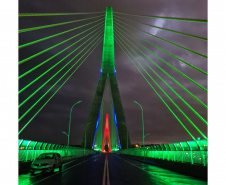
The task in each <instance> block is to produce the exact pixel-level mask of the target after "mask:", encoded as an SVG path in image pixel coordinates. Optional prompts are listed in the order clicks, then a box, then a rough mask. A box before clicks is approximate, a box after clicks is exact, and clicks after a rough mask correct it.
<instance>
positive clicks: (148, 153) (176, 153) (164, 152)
mask: <svg viewBox="0 0 226 185" xmlns="http://www.w3.org/2000/svg"><path fill="white" fill-rule="evenodd" d="M207 146H208V144H207V141H206V140H200V141H187V142H180V143H173V144H162V145H151V146H146V147H138V148H130V149H124V150H120V151H118V153H120V154H126V155H133V156H139V157H150V158H154V159H162V160H167V161H175V162H182V163H191V164H199V165H203V166H206V165H207V163H208V160H207V159H208V150H207Z"/></svg>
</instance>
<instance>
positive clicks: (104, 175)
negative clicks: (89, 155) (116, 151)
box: [102, 155, 107, 185]
mask: <svg viewBox="0 0 226 185" xmlns="http://www.w3.org/2000/svg"><path fill="white" fill-rule="evenodd" d="M106 164H107V155H105V161H104V173H103V181H102V185H105V179H106Z"/></svg>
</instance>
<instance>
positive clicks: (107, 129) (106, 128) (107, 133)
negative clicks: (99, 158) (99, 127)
mask: <svg viewBox="0 0 226 185" xmlns="http://www.w3.org/2000/svg"><path fill="white" fill-rule="evenodd" d="M106 138H107V140H108V146H109V147H108V152H111V151H112V149H111V138H110V131H109V122H108V114H106V123H105V129H104V138H103V143H102V148H101V151H102V152H104V151H105V142H106ZM105 152H106V151H105Z"/></svg>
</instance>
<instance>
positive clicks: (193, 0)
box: [19, 0, 207, 145]
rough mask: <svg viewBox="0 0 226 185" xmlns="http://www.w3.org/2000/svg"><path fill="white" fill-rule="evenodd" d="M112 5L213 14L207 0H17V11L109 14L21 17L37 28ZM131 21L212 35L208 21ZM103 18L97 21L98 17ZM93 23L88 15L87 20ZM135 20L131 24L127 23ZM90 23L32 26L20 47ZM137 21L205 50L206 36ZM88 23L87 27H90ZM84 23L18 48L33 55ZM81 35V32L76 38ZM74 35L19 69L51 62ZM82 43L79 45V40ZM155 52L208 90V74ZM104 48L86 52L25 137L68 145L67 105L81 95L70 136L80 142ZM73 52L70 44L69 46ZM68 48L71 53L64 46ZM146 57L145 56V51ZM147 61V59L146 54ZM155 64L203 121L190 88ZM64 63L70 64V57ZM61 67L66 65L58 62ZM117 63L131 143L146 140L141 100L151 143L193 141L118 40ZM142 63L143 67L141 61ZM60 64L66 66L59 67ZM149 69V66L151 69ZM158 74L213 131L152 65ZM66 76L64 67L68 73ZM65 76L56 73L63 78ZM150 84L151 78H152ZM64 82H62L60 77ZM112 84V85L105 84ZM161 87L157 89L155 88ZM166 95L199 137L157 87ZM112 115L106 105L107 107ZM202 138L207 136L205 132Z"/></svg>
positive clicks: (188, 57)
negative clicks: (81, 62)
mask: <svg viewBox="0 0 226 185" xmlns="http://www.w3.org/2000/svg"><path fill="white" fill-rule="evenodd" d="M106 6H111V7H113V11H115V12H122V13H130V14H139V15H154V16H163V17H164V16H165V17H181V18H194V19H207V1H206V0H199V1H197V0H190V1H180V0H171V1H170V3H169V1H168V0H139V1H138V0H111V1H106V0H99V1H88V0H79V1H78V0H48V1H46V0H33V1H29V0H20V1H19V12H20V13H75V12H76V13H77V12H103V13H102V14H89V15H74V16H50V17H22V18H20V19H19V29H24V28H30V27H34V26H41V25H47V24H54V23H58V22H65V21H71V20H75V19H83V18H88V17H92V16H99V15H103V17H104V11H105V9H106ZM123 17H125V18H128V19H129V20H131V21H135V20H136V21H139V22H143V23H146V24H152V25H155V26H159V27H164V28H168V29H173V30H177V31H181V32H185V33H189V34H194V35H198V36H202V37H205V38H206V37H207V24H203V23H189V22H182V21H173V20H163V19H151V18H136V17H131V16H123ZM95 20H98V19H95ZM88 22H90V21H87V22H86V23H88ZM128 23H129V22H128ZM82 24H84V22H78V23H73V24H70V25H69V24H68V25H65V26H59V27H54V28H47V29H42V30H37V31H31V32H27V33H21V34H20V35H19V45H21V44H24V43H27V42H31V41H33V40H36V39H38V38H43V37H46V36H48V35H52V34H55V33H58V32H61V31H65V30H68V29H71V28H73V27H76V26H80V25H82ZM132 24H133V25H134V26H136V27H139V28H140V29H142V30H144V31H147V32H150V33H152V34H154V35H156V36H159V37H162V38H164V39H167V40H170V41H172V42H175V43H177V44H180V45H183V46H185V47H188V48H190V49H192V50H194V51H198V52H200V53H203V54H206V55H207V42H206V41H202V40H199V39H194V38H190V37H186V36H182V35H178V34H174V33H171V32H167V31H164V30H159V29H156V28H151V27H148V26H144V25H141V24H136V23H132ZM86 28H88V27H86ZM84 30H85V29H79V30H77V31H76V32H73V33H68V34H65V35H62V36H59V37H55V38H53V39H49V40H48V41H45V42H40V43H38V44H34V45H32V46H29V47H27V48H23V49H20V52H19V60H22V59H24V58H27V57H29V56H31V55H33V54H35V53H37V52H39V51H42V50H43V49H46V48H48V47H50V46H52V45H54V44H57V43H59V42H61V41H63V40H65V39H67V38H69V37H71V36H73V35H74V34H75V33H79V32H81V31H84ZM136 33H139V35H140V36H142V37H143V38H145V39H148V40H149V41H151V42H153V43H154V44H156V45H158V46H159V47H162V48H164V49H165V50H167V51H169V52H171V53H173V54H174V55H176V56H177V57H180V58H182V59H183V60H185V61H187V62H188V63H190V64H192V65H195V66H196V67H198V68H200V69H202V70H204V71H207V59H205V58H203V57H201V56H198V55H195V54H192V53H190V52H188V51H185V50H183V49H180V48H177V47H174V46H172V45H170V44H168V43H165V42H163V41H159V40H158V39H155V38H153V37H151V36H148V35H147V34H144V33H141V32H137V31H136ZM126 34H128V35H129V36H133V35H132V34H130V33H126ZM78 38H81V37H78ZM136 40H137V41H139V42H141V43H142V44H144V42H143V41H140V40H139V39H136ZM74 41H76V39H74V40H73V41H70V42H68V43H67V44H63V45H62V46H60V47H57V48H55V49H53V50H50V51H49V52H47V53H45V54H43V55H40V56H38V57H36V58H34V59H32V60H29V61H27V62H26V63H24V64H21V65H20V66H19V74H20V75H21V74H23V73H24V72H26V71H27V70H28V69H31V68H32V67H34V66H36V65H37V64H39V63H40V62H42V61H44V60H46V59H47V58H48V57H50V56H52V55H54V54H55V53H57V52H59V51H60V50H62V49H64V48H65V47H67V46H68V45H70V44H72V43H73V42H74ZM80 44H81V43H78V44H77V45H76V46H79V45H80ZM144 45H145V46H147V47H148V48H149V49H150V50H151V51H153V52H154V53H156V54H157V55H159V56H160V57H161V58H163V59H164V60H166V61H167V62H169V63H170V64H172V65H173V66H175V67H177V69H179V70H180V71H182V72H183V73H184V74H186V75H187V76H189V77H191V78H192V79H193V80H194V81H196V82H198V83H199V84H200V85H202V86H203V87H205V88H207V76H205V75H203V74H201V73H199V72H197V71H195V70H194V69H191V68H190V67H188V66H186V65H185V64H183V63H181V62H179V61H177V60H176V59H174V58H172V57H170V56H169V55H167V54H165V53H163V52H162V51H159V50H158V49H156V48H154V47H152V46H150V45H148V44H144ZM102 48H103V43H102V42H101V44H100V45H99V46H98V47H97V48H96V50H95V51H94V52H93V53H92V54H91V55H90V56H89V57H88V58H87V60H86V61H85V62H84V64H83V65H82V66H81V67H80V68H79V69H78V70H77V71H76V72H75V74H74V75H73V76H72V77H71V78H70V79H69V80H68V81H67V83H66V84H65V85H64V86H63V87H62V88H61V89H60V90H59V92H58V93H57V94H56V95H55V96H54V97H53V98H52V99H51V101H50V102H49V103H48V104H47V105H46V106H45V107H44V109H43V110H42V111H41V112H40V113H39V114H38V115H37V116H36V117H35V119H33V121H32V122H31V123H30V124H29V125H28V126H27V128H26V129H25V130H24V131H23V132H22V133H21V134H20V135H19V138H21V139H27V140H34V141H43V142H50V143H56V144H66V142H67V138H66V136H65V135H64V134H62V131H65V132H67V130H68V121H69V111H70V108H71V106H72V105H73V104H74V103H75V102H77V101H79V100H82V101H83V102H82V103H80V104H78V105H76V107H75V108H74V109H73V112H72V122H71V137H70V144H72V145H79V144H81V141H82V137H83V133H84V129H85V123H86V122H87V119H88V114H89V111H90V107H91V103H92V99H93V97H94V93H95V90H96V86H97V82H98V79H99V75H100V68H101V59H102ZM71 51H72V50H70V52H71ZM66 53H69V51H68V52H66ZM145 54H147V55H148V56H149V57H150V58H151V59H153V60H154V61H155V62H156V63H157V64H159V66H161V67H162V68H163V69H165V70H166V71H167V72H168V73H169V74H170V75H172V76H173V77H174V78H175V79H176V80H178V81H179V82H180V83H181V84H182V85H183V86H185V87H186V88H187V89H188V90H189V91H190V92H192V93H193V94H194V95H195V96H196V97H198V98H199V99H200V100H201V101H202V102H203V103H205V104H207V93H206V92H204V91H203V90H201V89H200V88H198V87H197V86H195V85H194V84H192V83H191V82H190V81H188V80H187V79H185V78H184V77H182V76H181V75H179V74H177V73H175V71H173V70H172V69H170V68H169V67H167V66H166V65H165V64H163V62H161V61H160V60H159V59H157V58H155V57H154V56H153V55H151V54H148V53H147V52H145ZM64 56H66V54H65V53H64V54H62V55H60V56H57V57H56V58H54V60H51V61H50V62H49V63H48V64H46V65H45V66H43V67H42V68H40V69H38V70H36V71H35V72H32V73H30V74H29V75H27V76H26V77H24V78H23V79H22V80H20V81H19V89H21V88H23V87H24V86H25V85H26V84H28V83H29V82H31V81H32V80H34V79H35V78H37V77H38V76H39V75H40V74H42V73H43V72H44V71H45V70H46V69H47V68H48V67H51V66H52V65H53V64H54V63H56V62H58V61H59V60H61V58H63V57H64ZM142 58H143V59H145V57H142ZM145 61H146V62H148V61H147V60H145ZM148 63H149V65H150V66H151V67H152V68H153V69H154V70H156V72H157V73H159V75H160V76H161V77H162V78H163V79H164V80H165V81H166V82H167V83H169V85H171V87H172V88H173V89H174V90H176V91H177V93H178V94H180V95H181V96H182V97H183V98H184V99H185V100H186V101H187V102H188V103H189V104H190V105H191V106H192V107H193V108H194V109H195V110H196V111H197V112H198V113H199V114H200V115H201V116H202V117H203V118H204V119H207V111H206V109H205V108H204V107H203V106H201V105H200V104H199V103H197V102H196V101H195V100H194V99H193V98H192V97H191V96H190V95H188V94H187V93H185V91H184V90H182V89H181V88H180V87H179V86H178V85H176V84H175V83H174V82H173V81H172V80H170V79H169V78H168V77H166V75H164V74H162V73H161V72H160V70H158V69H157V68H156V67H154V65H152V64H151V62H150V61H149V62H148ZM64 64H65V63H64ZM60 66H61V67H62V66H63V64H62V65H60ZM115 66H116V71H117V72H116V75H117V82H118V87H119V91H120V96H121V101H122V104H123V108H124V113H125V117H126V123H127V126H128V129H129V134H130V139H131V142H132V143H137V142H138V143H141V142H142V125H141V110H140V108H139V107H138V105H136V104H135V103H133V100H136V101H137V102H139V103H140V104H141V105H142V106H143V109H144V124H145V125H144V127H145V133H150V135H149V136H147V137H146V138H145V140H146V143H148V144H151V143H159V144H162V143H171V142H178V141H187V140H192V139H191V137H190V136H189V135H188V134H187V133H186V131H185V130H184V129H183V127H182V126H181V125H180V124H179V122H178V121H177V120H176V118H175V117H174V116H173V115H172V114H171V113H170V111H169V110H168V109H167V107H166V106H165V105H164V104H163V102H162V101H161V100H160V99H159V97H158V96H157V95H156V94H155V92H154V91H153V90H152V89H151V87H150V86H149V85H148V84H147V82H146V81H145V80H144V79H143V78H142V76H141V75H140V74H139V72H138V71H137V70H136V69H135V67H134V66H133V65H132V63H131V62H130V61H129V59H128V58H127V56H126V55H125V54H124V53H123V52H122V50H121V49H120V48H119V47H118V45H117V44H116V43H115ZM143 66H144V65H143ZM57 69H58V70H59V69H60V68H57ZM57 69H56V70H55V71H54V70H53V71H52V72H51V73H50V74H48V75H46V76H45V77H43V78H42V79H40V80H39V81H38V82H36V83H35V84H33V85H32V86H31V87H29V88H28V89H26V90H25V91H24V92H22V93H21V94H20V96H19V102H20V103H21V102H22V101H23V100H25V99H26V98H27V97H28V96H29V95H30V94H31V93H32V92H34V91H35V90H36V89H37V88H38V87H39V86H40V85H41V84H43V83H44V82H45V81H46V80H47V79H48V78H50V77H51V75H53V74H54V73H55V72H57ZM145 69H146V70H148V68H147V67H145ZM148 72H150V74H151V75H152V76H153V78H154V79H156V81H157V82H158V83H159V84H160V86H161V87H162V88H163V89H164V90H166V92H167V93H168V94H169V96H170V97H171V98H172V99H173V100H174V101H175V102H176V103H177V104H178V106H179V107H180V108H181V109H182V110H184V112H185V113H186V114H187V115H188V117H189V118H191V120H192V121H193V122H194V123H195V124H196V125H197V127H198V128H200V130H201V131H202V132H203V133H204V134H205V135H207V126H206V125H205V124H204V123H203V122H202V121H201V120H200V119H199V118H198V117H197V116H195V114H194V113H192V111H191V110H189V109H188V108H187V107H186V105H185V104H184V103H182V102H181V100H180V99H179V98H177V97H176V95H175V94H173V93H172V91H170V90H169V88H168V87H166V86H165V85H164V84H163V82H161V81H160V80H159V79H158V78H157V77H156V76H155V75H154V74H153V73H152V72H151V71H150V70H148ZM62 74H63V73H62ZM58 78H59V76H58V77H57V78H56V79H58ZM55 82H56V80H53V81H51V82H50V83H48V84H47V86H45V87H44V88H43V89H42V90H41V91H40V92H39V93H37V94H36V95H35V96H34V97H33V98H32V99H31V100H30V101H29V102H28V103H26V104H25V105H24V106H23V107H22V108H21V109H20V111H19V114H20V116H21V115H22V114H23V113H24V112H25V111H26V110H27V108H28V107H30V106H31V105H32V104H33V103H34V102H36V101H37V99H38V98H39V97H40V96H41V95H42V94H44V93H45V92H46V91H47V90H48V89H49V88H50V87H51V86H52V85H53V84H54V83H55ZM150 82H151V84H153V82H152V81H151V80H150ZM60 84H61V83H60ZM57 87H59V86H58V85H57ZM107 87H108V86H107ZM107 87H106V94H107V95H106V96H105V98H104V101H105V103H107V102H108V101H109V97H110V96H109V95H108V94H110V93H109V92H110V91H109V88H107ZM154 87H155V88H156V89H157V87H156V86H154ZM56 89H57V88H53V89H52V90H51V91H50V93H48V95H47V98H44V100H43V101H41V102H40V103H39V104H38V105H37V107H35V108H34V111H31V112H30V113H29V114H28V115H27V116H26V117H25V118H24V119H23V120H22V121H21V122H20V123H19V129H21V128H22V127H23V126H24V125H25V124H26V122H27V121H28V120H29V119H30V118H31V117H32V115H33V114H34V113H35V112H36V111H37V110H38V109H39V108H40V107H41V106H42V105H43V104H44V103H45V101H46V100H47V99H48V98H49V97H50V96H51V95H52V94H53V93H54V92H55V90H56ZM158 92H159V93H160V95H162V96H163V99H164V100H165V101H166V102H167V103H169V105H170V107H171V108H172V110H173V111H174V112H175V113H176V114H177V115H178V117H179V118H180V119H181V121H182V122H183V123H184V124H185V125H186V127H187V128H188V129H189V130H190V131H191V133H192V134H193V135H194V136H195V137H196V138H197V137H200V134H199V133H198V132H197V131H196V130H195V129H194V128H193V127H192V126H191V125H190V124H189V122H188V121H187V120H186V119H185V118H184V117H183V116H182V115H181V113H179V111H178V110H177V109H176V108H175V106H173V105H172V103H170V101H169V100H168V99H167V98H166V97H165V95H164V94H163V93H161V92H160V90H158ZM105 113H107V110H106V111H105ZM201 139H202V137H201Z"/></svg>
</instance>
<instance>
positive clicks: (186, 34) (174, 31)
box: [115, 15, 207, 41]
mask: <svg viewBox="0 0 226 185" xmlns="http://www.w3.org/2000/svg"><path fill="white" fill-rule="evenodd" d="M115 17H118V18H120V19H125V18H123V17H120V16H117V15H115ZM125 20H127V21H130V22H136V23H139V24H143V25H146V26H149V27H153V28H158V29H161V30H165V31H169V32H173V33H177V34H180V35H185V36H188V37H193V38H196V39H201V40H205V41H207V38H204V37H199V36H196V35H191V34H188V33H183V32H179V31H176V30H171V29H167V28H162V27H158V26H154V25H151V24H145V23H142V22H138V21H134V20H133V21H131V20H129V19H125Z"/></svg>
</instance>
